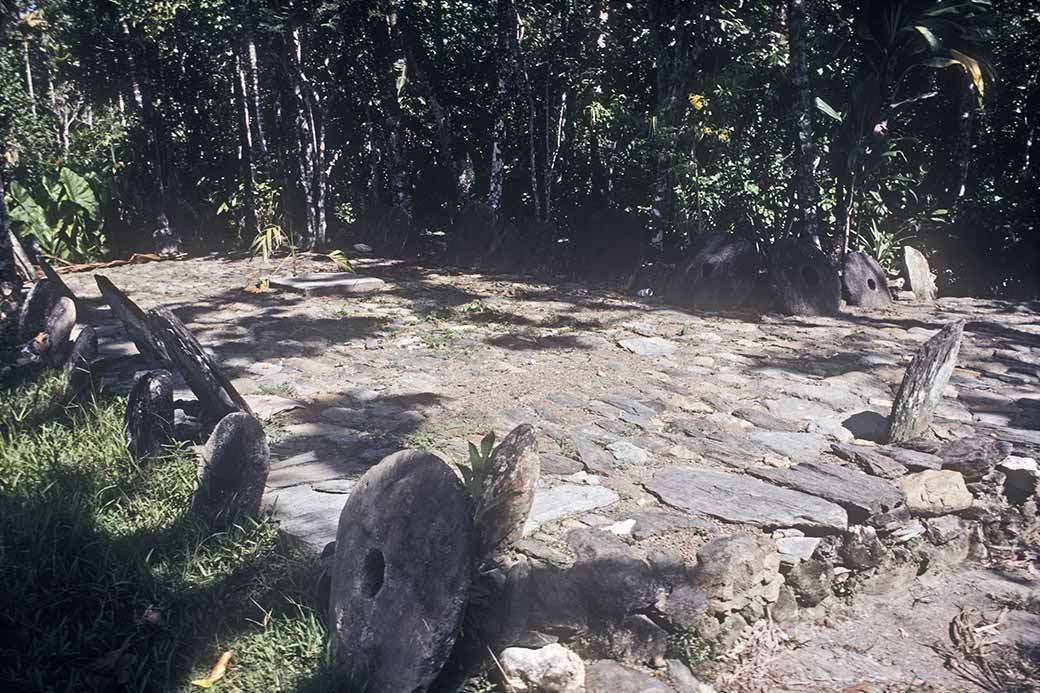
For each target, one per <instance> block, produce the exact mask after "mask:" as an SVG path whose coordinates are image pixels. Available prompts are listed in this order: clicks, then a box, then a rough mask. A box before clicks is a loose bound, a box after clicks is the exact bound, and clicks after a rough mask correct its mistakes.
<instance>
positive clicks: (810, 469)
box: [749, 462, 903, 522]
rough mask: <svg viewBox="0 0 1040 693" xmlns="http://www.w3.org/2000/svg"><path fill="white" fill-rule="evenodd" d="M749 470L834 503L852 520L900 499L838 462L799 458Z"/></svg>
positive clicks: (877, 481) (886, 487)
mask: <svg viewBox="0 0 1040 693" xmlns="http://www.w3.org/2000/svg"><path fill="white" fill-rule="evenodd" d="M749 471H750V472H751V474H753V475H754V476H757V477H759V478H760V479H766V480H768V481H771V482H773V483H774V484H778V485H780V486H785V487H787V488H791V489H795V490H797V491H802V492H804V493H809V494H812V495H814V496H819V497H820V498H825V499H827V500H829V501H831V502H832V503H837V504H838V505H840V506H842V507H843V508H845V510H846V511H848V514H849V520H850V521H852V522H861V521H863V520H866V519H867V518H868V517H870V516H871V515H874V514H876V513H881V512H885V511H886V510H890V509H892V508H894V507H896V506H897V505H899V504H900V503H902V502H903V495H902V494H901V493H900V492H899V490H898V489H897V488H895V487H894V486H892V485H891V484H889V483H888V482H886V481H882V480H881V479H878V478H876V477H872V476H867V475H866V474H864V473H863V472H860V471H857V470H855V469H850V468H849V467H843V466H841V465H838V464H828V463H826V462H818V463H813V462H803V463H802V464H799V465H797V466H795V467H791V468H790V469H751V470H749Z"/></svg>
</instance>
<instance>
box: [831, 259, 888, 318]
mask: <svg viewBox="0 0 1040 693" xmlns="http://www.w3.org/2000/svg"><path fill="white" fill-rule="evenodd" d="M841 284H842V288H844V290H845V299H846V300H847V301H848V303H849V305H851V306H861V307H863V308H887V307H889V306H891V305H892V294H891V293H889V290H888V278H887V277H885V271H884V270H883V269H881V265H879V264H878V263H877V260H875V259H874V258H872V257H871V256H869V255H867V254H866V253H860V252H855V253H849V254H848V255H847V256H846V257H845V267H844V271H843V272H842V275H841Z"/></svg>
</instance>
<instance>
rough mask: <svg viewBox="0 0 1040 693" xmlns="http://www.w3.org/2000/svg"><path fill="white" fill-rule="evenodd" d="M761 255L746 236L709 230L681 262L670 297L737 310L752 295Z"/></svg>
mask: <svg viewBox="0 0 1040 693" xmlns="http://www.w3.org/2000/svg"><path fill="white" fill-rule="evenodd" d="M761 267H762V258H761V257H760V256H759V254H758V251H757V250H756V249H755V244H754V243H753V242H751V241H750V240H748V239H747V238H742V237H740V236H734V235H732V234H728V233H711V234H708V235H707V236H706V237H705V238H704V239H703V240H702V242H701V243H700V244H699V249H698V250H697V251H696V252H695V253H694V254H693V256H692V257H691V258H690V259H688V260H686V261H685V262H683V263H682V264H680V265H679V267H678V268H677V269H676V272H675V274H674V275H673V276H672V279H671V282H670V285H669V289H668V291H669V299H670V300H672V301H675V302H676V303H679V304H681V305H687V306H690V307H691V308H694V309H697V310H734V309H736V308H740V307H741V306H743V305H744V304H745V303H746V302H747V300H748V299H749V298H750V297H751V292H752V291H753V290H754V287H755V278H756V277H757V276H758V271H759V269H761Z"/></svg>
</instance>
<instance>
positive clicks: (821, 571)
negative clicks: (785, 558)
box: [787, 559, 834, 606]
mask: <svg viewBox="0 0 1040 693" xmlns="http://www.w3.org/2000/svg"><path fill="white" fill-rule="evenodd" d="M833 584H834V567H833V566H831V564H829V563H825V562H824V561H820V560H816V559H810V560H808V561H802V562H801V563H799V564H798V565H796V566H795V567H793V568H792V569H791V572H789V573H788V574H787V586H788V587H790V588H791V590H792V591H793V592H794V594H795V597H796V598H797V599H798V604H799V605H801V606H816V605H817V604H819V603H820V602H822V601H823V600H824V599H826V598H827V597H829V596H830V595H831V585H833Z"/></svg>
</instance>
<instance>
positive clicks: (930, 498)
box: [896, 470, 972, 517]
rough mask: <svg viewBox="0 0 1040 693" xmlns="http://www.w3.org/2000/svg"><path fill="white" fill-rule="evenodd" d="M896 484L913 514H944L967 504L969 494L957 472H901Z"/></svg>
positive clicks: (968, 505) (969, 497) (969, 505)
mask: <svg viewBox="0 0 1040 693" xmlns="http://www.w3.org/2000/svg"><path fill="white" fill-rule="evenodd" d="M896 484H897V485H898V486H899V487H900V488H901V489H903V493H905V494H906V507H907V509H909V510H910V512H911V513H912V514H914V515H920V516H924V517H930V516H935V515H946V514H948V513H955V512H960V511H961V510H967V509H968V508H970V507H971V503H972V496H971V493H970V492H969V491H968V487H967V486H965V485H964V477H963V476H961V473H960V472H954V471H948V470H943V471H937V472H936V471H927V472H918V473H916V474H910V475H909V476H904V477H903V478H902V479H899V480H897V481H896Z"/></svg>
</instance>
